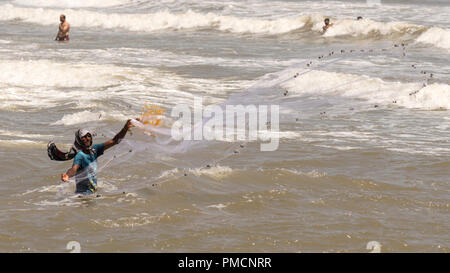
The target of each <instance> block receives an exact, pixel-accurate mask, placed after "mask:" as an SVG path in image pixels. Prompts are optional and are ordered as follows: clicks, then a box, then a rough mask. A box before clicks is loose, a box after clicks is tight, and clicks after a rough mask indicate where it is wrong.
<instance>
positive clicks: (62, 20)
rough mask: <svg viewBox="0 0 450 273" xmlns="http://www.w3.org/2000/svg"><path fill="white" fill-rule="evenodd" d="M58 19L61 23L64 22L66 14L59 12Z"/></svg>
mask: <svg viewBox="0 0 450 273" xmlns="http://www.w3.org/2000/svg"><path fill="white" fill-rule="evenodd" d="M59 21H61V23H64V21H66V16H65V15H64V14H61V15H60V16H59Z"/></svg>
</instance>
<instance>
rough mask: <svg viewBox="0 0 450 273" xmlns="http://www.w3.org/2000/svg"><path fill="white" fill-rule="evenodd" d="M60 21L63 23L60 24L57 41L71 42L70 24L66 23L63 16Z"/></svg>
mask: <svg viewBox="0 0 450 273" xmlns="http://www.w3.org/2000/svg"><path fill="white" fill-rule="evenodd" d="M59 21H61V23H60V24H59V30H58V34H57V35H56V38H55V41H69V31H70V24H69V23H68V22H67V21H66V16H65V15H64V14H61V15H60V16H59Z"/></svg>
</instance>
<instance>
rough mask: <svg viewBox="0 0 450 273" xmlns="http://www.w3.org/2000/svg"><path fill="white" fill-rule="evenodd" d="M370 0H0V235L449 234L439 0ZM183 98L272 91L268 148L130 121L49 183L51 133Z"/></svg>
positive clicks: (226, 100)
mask: <svg viewBox="0 0 450 273" xmlns="http://www.w3.org/2000/svg"><path fill="white" fill-rule="evenodd" d="M382 2H383V3H382V5H379V6H372V5H367V3H366V1H267V0H265V1H259V0H258V1H256V0H254V1H253V0H249V1H178V0H174V1H148V0H139V1H138V0H114V1H93V0H83V1H69V0H66V1H56V0H55V1H53V0H52V1H31V0H30V1H27V0H14V1H0V91H1V92H0V117H1V120H2V122H1V126H0V174H1V178H0V190H1V192H2V197H1V198H0V214H1V217H0V251H2V252H66V251H67V250H66V244H67V243H68V242H69V241H78V242H80V244H81V248H82V251H83V252H367V251H368V250H366V244H367V243H368V242H369V241H377V242H379V243H380V244H381V245H382V248H381V251H382V252H448V251H449V247H450V245H449V242H450V236H449V233H448V230H449V224H450V222H449V219H450V218H449V212H450V203H449V196H450V195H449V190H450V178H449V177H450V171H449V170H450V138H449V131H450V130H449V129H450V115H449V109H450V86H449V84H450V80H449V79H450V77H449V75H450V66H449V61H450V54H449V53H450V20H449V18H448V16H447V15H448V14H449V13H450V6H449V4H448V3H447V1H427V3H422V1H408V3H406V1H397V2H396V1H382ZM61 13H64V14H66V16H67V20H68V22H69V23H70V24H71V32H70V38H71V40H70V42H68V43H56V42H54V41H53V38H54V37H55V35H56V31H57V25H58V18H59V15H60V14H61ZM357 16H363V17H364V19H363V20H361V21H357V20H356V17H357ZM325 17H329V18H331V20H332V22H333V23H334V26H333V27H332V28H330V29H329V30H328V31H327V32H326V33H325V34H322V33H321V28H322V25H323V23H322V22H323V19H324V18H325ZM319 57H320V58H319ZM431 74H432V75H431ZM295 75H298V76H295ZM294 76H295V77H294ZM194 97H197V98H202V99H203V103H204V104H205V105H212V104H219V105H227V104H232V105H237V104H244V105H250V104H252V105H269V104H274V105H279V107H280V128H279V135H280V143H279V147H278V149H277V150H276V151H272V152H262V151H260V147H261V142H260V141H237V140H236V141H231V142H221V141H200V142H198V143H195V144H192V145H191V144H187V145H185V146H183V147H184V148H185V149H183V150H180V149H175V148H176V147H175V148H174V145H172V144H170V145H167V146H164V145H159V144H157V143H156V142H154V141H153V140H152V138H151V137H148V136H146V135H144V134H140V133H139V132H138V131H137V130H134V132H135V133H134V134H133V135H132V136H131V135H127V138H126V139H125V140H124V141H123V142H122V143H121V144H120V145H118V146H116V147H114V148H112V149H111V150H108V151H106V153H105V155H103V156H102V157H100V158H99V169H100V170H99V184H100V194H101V195H102V197H99V198H78V197H77V196H75V195H74V194H73V191H74V188H75V185H74V182H70V183H67V184H61V183H60V181H59V179H60V174H61V173H62V172H64V171H66V170H67V169H68V168H69V167H70V166H71V162H56V161H50V159H49V158H48V156H47V153H46V145H47V143H48V141H50V140H53V141H55V142H56V143H57V145H58V146H59V147H62V148H64V149H66V148H68V147H70V144H71V143H72V142H73V134H74V132H75V131H76V130H77V129H78V128H81V127H88V128H90V129H93V130H94V131H95V132H96V133H97V136H96V137H95V138H94V143H99V142H102V141H106V140H107V139H109V138H111V137H113V136H114V135H115V133H116V132H118V131H119V130H120V129H121V127H122V126H123V124H124V123H125V121H126V119H128V118H132V117H136V116H139V115H140V114H141V111H142V109H143V106H144V105H145V104H156V105H160V106H162V107H164V108H165V109H166V113H170V111H171V109H172V108H173V107H174V106H176V105H180V104H187V105H192V104H193V101H194ZM207 165H210V167H207Z"/></svg>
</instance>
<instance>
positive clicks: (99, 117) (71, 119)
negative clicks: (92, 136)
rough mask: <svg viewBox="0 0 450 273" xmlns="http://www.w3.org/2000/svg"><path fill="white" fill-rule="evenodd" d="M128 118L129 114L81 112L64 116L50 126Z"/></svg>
mask: <svg viewBox="0 0 450 273" xmlns="http://www.w3.org/2000/svg"><path fill="white" fill-rule="evenodd" d="M128 116H129V113H126V114H125V113H120V112H112V111H111V112H107V113H106V112H104V111H100V112H90V111H87V110H86V111H82V112H77V113H74V114H66V115H64V116H63V117H62V118H61V119H60V120H58V121H57V122H55V123H53V124H52V125H66V126H68V125H74V124H81V123H87V122H92V121H103V120H126V119H127V117H128Z"/></svg>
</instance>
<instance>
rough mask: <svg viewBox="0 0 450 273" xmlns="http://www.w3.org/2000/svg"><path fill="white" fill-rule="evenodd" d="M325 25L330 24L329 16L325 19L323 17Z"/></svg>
mask: <svg viewBox="0 0 450 273" xmlns="http://www.w3.org/2000/svg"><path fill="white" fill-rule="evenodd" d="M324 22H325V25H327V26H328V24H330V19H329V18H327V19H325V21H324Z"/></svg>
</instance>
